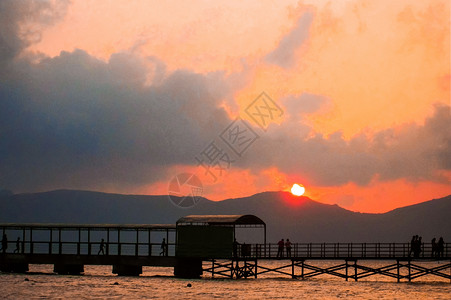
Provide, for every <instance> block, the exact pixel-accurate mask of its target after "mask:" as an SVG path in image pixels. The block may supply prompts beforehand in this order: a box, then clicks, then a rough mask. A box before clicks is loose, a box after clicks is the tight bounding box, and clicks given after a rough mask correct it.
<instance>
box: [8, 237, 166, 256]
mask: <svg viewBox="0 0 451 300" xmlns="http://www.w3.org/2000/svg"><path fill="white" fill-rule="evenodd" d="M100 245H101V243H100V242H65V241H62V242H48V241H32V242H29V241H26V242H20V246H19V250H18V251H16V249H17V247H16V246H17V245H16V242H13V241H11V242H8V249H7V251H5V252H7V253H13V254H15V253H17V254H75V255H124V256H163V255H164V256H174V255H175V243H168V244H167V246H166V248H165V251H163V249H162V248H161V243H133V242H120V243H119V242H108V243H104V248H103V251H100ZM1 253H2V252H1V251H0V254H1Z"/></svg>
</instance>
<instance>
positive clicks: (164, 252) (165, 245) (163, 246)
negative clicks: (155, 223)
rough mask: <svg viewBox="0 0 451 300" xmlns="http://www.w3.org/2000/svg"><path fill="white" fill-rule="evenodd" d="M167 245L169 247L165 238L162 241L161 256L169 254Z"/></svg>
mask: <svg viewBox="0 0 451 300" xmlns="http://www.w3.org/2000/svg"><path fill="white" fill-rule="evenodd" d="M166 247H167V244H166V239H163V241H162V242H161V252H160V256H161V255H163V256H166V255H167V252H166Z"/></svg>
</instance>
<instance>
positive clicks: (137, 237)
mask: <svg viewBox="0 0 451 300" xmlns="http://www.w3.org/2000/svg"><path fill="white" fill-rule="evenodd" d="M138 247H139V229H136V244H135V256H138Z"/></svg>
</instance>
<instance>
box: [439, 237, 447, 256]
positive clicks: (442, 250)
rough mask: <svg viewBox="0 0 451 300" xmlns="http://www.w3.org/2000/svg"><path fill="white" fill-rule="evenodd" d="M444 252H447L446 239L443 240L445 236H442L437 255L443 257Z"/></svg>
mask: <svg viewBox="0 0 451 300" xmlns="http://www.w3.org/2000/svg"><path fill="white" fill-rule="evenodd" d="M443 252H445V241H444V240H443V237H440V239H439V240H438V243H437V256H438V257H443Z"/></svg>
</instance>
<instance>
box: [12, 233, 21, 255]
mask: <svg viewBox="0 0 451 300" xmlns="http://www.w3.org/2000/svg"><path fill="white" fill-rule="evenodd" d="M13 253H20V237H18V238H17V241H16V249H14V252H13Z"/></svg>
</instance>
